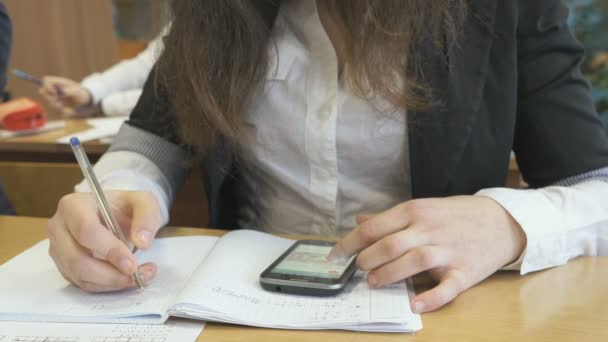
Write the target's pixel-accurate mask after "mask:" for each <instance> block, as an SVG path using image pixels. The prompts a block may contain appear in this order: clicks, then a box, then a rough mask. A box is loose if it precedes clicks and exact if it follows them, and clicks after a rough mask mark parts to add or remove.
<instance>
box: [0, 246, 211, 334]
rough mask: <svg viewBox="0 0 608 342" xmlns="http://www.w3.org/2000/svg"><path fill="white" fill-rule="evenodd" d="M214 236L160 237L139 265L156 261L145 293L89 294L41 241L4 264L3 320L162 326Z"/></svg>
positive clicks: (0, 297)
mask: <svg viewBox="0 0 608 342" xmlns="http://www.w3.org/2000/svg"><path fill="white" fill-rule="evenodd" d="M216 240H217V238H216V237H210V236H195V237H177V238H165V239H157V240H155V241H154V243H153V245H152V248H150V250H148V251H145V252H141V254H140V253H138V255H137V257H138V262H139V263H145V262H148V261H154V262H155V263H156V264H157V265H158V272H157V276H156V278H155V279H154V281H152V282H151V283H150V284H149V285H148V286H147V287H146V288H145V289H144V290H139V289H132V290H127V291H121V292H112V293H98V294H93V293H86V292H84V291H82V290H81V289H79V288H77V287H75V286H73V285H71V284H69V283H68V282H67V281H66V280H65V279H63V278H62V277H61V275H60V274H59V272H58V271H57V268H56V267H55V264H54V263H53V261H52V259H51V258H50V257H49V256H48V246H49V242H48V240H45V241H42V242H40V243H38V244H37V245H35V246H34V247H32V248H31V249H29V250H27V251H26V252H24V253H22V254H20V255H18V256H17V257H15V258H13V259H12V260H9V261H8V262H7V263H6V264H4V265H2V266H0V279H1V281H0V303H2V304H1V307H0V311H1V312H2V313H0V320H8V321H43V322H58V321H59V322H95V323H98V322H112V323H120V322H124V320H121V317H125V316H140V315H141V317H137V318H135V319H131V322H134V321H136V323H149V324H152V323H162V322H163V321H164V320H165V319H166V315H165V314H166V313H167V309H168V308H169V306H170V305H171V304H173V303H174V300H175V298H176V296H177V295H178V294H179V293H180V291H181V290H182V289H183V287H184V286H185V285H186V283H187V282H188V281H189V280H190V277H191V276H192V273H193V272H194V270H195V269H196V268H197V267H198V265H199V264H200V263H201V261H202V260H203V259H204V258H205V257H206V255H207V253H208V252H209V251H210V250H211V249H212V248H213V245H214V244H215V242H216ZM34 313H35V314H34ZM0 342H4V341H0Z"/></svg>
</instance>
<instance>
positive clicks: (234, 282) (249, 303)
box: [177, 230, 420, 330]
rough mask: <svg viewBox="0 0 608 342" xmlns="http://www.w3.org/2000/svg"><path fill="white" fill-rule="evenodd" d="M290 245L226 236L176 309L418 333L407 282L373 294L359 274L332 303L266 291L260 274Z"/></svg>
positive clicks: (253, 321) (243, 320) (246, 320)
mask: <svg viewBox="0 0 608 342" xmlns="http://www.w3.org/2000/svg"><path fill="white" fill-rule="evenodd" d="M292 243H293V241H291V240H287V239H281V238H277V237H273V236H271V235H268V234H263V233H258V232H254V231H246V230H243V231H234V232H231V233H229V234H227V235H224V237H223V238H222V239H221V240H220V241H219V242H218V243H217V244H216V246H215V249H214V250H213V252H212V253H211V254H210V255H209V257H208V258H207V259H206V260H205V262H204V263H203V264H201V267H200V268H199V269H198V270H197V271H196V273H195V275H193V277H192V279H191V281H190V283H189V285H188V287H187V288H186V289H185V290H184V292H183V293H182V296H180V298H179V299H178V300H179V303H181V304H182V305H179V306H177V308H178V309H180V310H182V311H183V312H186V313H188V314H189V315H192V316H197V315H198V316H201V315H202V316H205V317H207V318H208V319H217V320H223V321H227V322H232V323H240V324H250V325H258V326H267V327H280V328H290V327H291V328H302V329H306V328H309V329H310V328H316V329H319V328H327V327H333V328H345V327H347V326H349V327H351V328H354V329H356V327H357V325H363V324H368V323H370V322H374V323H399V324H402V325H404V326H405V325H408V324H409V326H410V327H411V330H417V327H418V326H419V324H420V321H419V316H418V315H415V314H413V313H412V312H411V310H410V306H409V297H408V292H407V287H406V284H405V282H401V283H398V284H394V285H392V286H389V287H387V288H383V289H376V290H371V289H370V288H369V287H368V285H367V282H366V279H365V274H363V273H357V274H356V276H355V279H353V281H352V282H351V283H350V284H349V286H348V287H347V288H346V289H345V291H344V292H343V293H342V294H340V295H338V296H336V297H329V298H321V297H310V296H295V295H288V294H281V293H273V292H268V291H266V290H264V289H262V287H261V286H260V284H259V275H260V273H261V272H262V271H263V270H264V269H265V268H266V267H267V266H268V265H270V263H272V261H274V260H275V259H276V258H277V257H278V256H279V255H280V254H281V253H283V252H284V251H285V250H286V249H287V248H288V247H289V246H290V245H291V244H292ZM192 304H194V305H192ZM365 330H373V329H365ZM385 330H389V329H385Z"/></svg>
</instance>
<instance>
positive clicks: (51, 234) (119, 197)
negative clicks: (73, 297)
mask: <svg viewBox="0 0 608 342" xmlns="http://www.w3.org/2000/svg"><path fill="white" fill-rule="evenodd" d="M106 195H107V198H108V201H109V202H110V204H111V206H112V209H113V212H114V215H115V217H116V220H117V221H118V224H119V225H120V227H121V228H122V230H123V231H124V234H125V237H126V238H127V239H128V240H130V241H131V242H132V243H133V244H134V245H135V246H136V247H137V248H139V249H147V248H149V247H150V245H151V244H152V240H153V239H154V236H155V235H156V232H157V231H158V229H159V228H160V225H161V224H162V218H161V212H160V208H159V206H158V202H157V200H156V198H155V197H154V195H153V194H152V193H150V192H137V191H107V192H106ZM47 236H48V238H49V240H50V248H49V255H50V256H51V257H52V258H53V261H54V262H55V264H56V265H57V268H58V269H59V272H61V274H62V275H63V277H64V278H65V279H66V280H67V281H69V282H71V283H72V284H74V285H76V286H78V287H80V288H82V289H83V290H85V291H89V292H105V291H114V290H119V289H124V288H130V287H135V286H136V284H135V283H134V282H133V279H132V278H131V274H132V273H133V272H135V270H136V269H137V261H136V259H135V256H134V255H133V254H132V253H131V250H130V249H129V247H128V246H126V245H125V244H124V243H123V242H121V241H120V240H119V239H118V238H116V237H115V236H114V235H113V234H112V232H111V231H110V230H108V229H107V228H106V227H105V226H104V225H103V224H102V221H101V219H100V214H99V211H98V209H97V206H96V203H95V199H94V197H93V195H92V194H90V193H73V194H69V195H66V196H64V197H63V198H62V199H61V200H60V201H59V205H58V207H57V212H56V213H55V215H54V216H53V217H52V218H51V219H50V220H49V222H48V224H47ZM139 271H140V272H141V275H142V276H143V278H144V282H149V281H150V280H151V279H152V278H154V276H155V274H156V265H155V264H152V263H146V264H143V265H140V266H139Z"/></svg>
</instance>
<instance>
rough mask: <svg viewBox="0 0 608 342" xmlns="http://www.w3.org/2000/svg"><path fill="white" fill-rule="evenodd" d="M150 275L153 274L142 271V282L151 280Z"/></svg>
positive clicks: (149, 271)
mask: <svg viewBox="0 0 608 342" xmlns="http://www.w3.org/2000/svg"><path fill="white" fill-rule="evenodd" d="M152 273H153V272H152V271H151V270H145V271H143V273H142V276H143V277H144V281H145V282H146V283H147V282H148V281H150V280H151V279H152Z"/></svg>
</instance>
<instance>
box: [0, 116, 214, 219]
mask: <svg viewBox="0 0 608 342" xmlns="http://www.w3.org/2000/svg"><path fill="white" fill-rule="evenodd" d="M90 127H91V126H89V125H88V124H87V123H86V121H85V120H66V125H65V128H62V129H57V130H53V131H49V132H45V133H42V134H38V135H32V136H25V137H15V138H10V139H0V180H1V181H2V182H3V184H4V187H5V189H6V192H7V193H8V196H9V198H10V199H11V201H12V202H13V206H14V207H15V209H16V210H17V213H18V214H19V215H27V216H36V217H48V216H51V215H53V213H54V212H55V209H56V208H57V203H58V201H59V199H60V198H61V197H62V196H63V195H65V194H68V193H71V192H73V191H74V185H75V184H77V183H78V182H80V181H81V180H82V173H81V172H80V169H79V168H78V165H77V164H76V160H75V159H74V154H73V153H72V149H71V148H70V146H69V145H68V144H60V143H57V142H56V141H57V139H58V138H61V137H64V136H66V135H68V134H72V133H77V132H80V131H83V130H86V129H88V128H90ZM83 145H84V148H85V150H86V151H87V155H88V157H89V159H90V160H91V162H92V163H95V162H97V160H99V158H100V157H101V155H102V154H103V153H104V152H105V151H106V150H107V149H108V148H109V146H110V145H109V144H108V143H105V142H102V141H99V140H95V141H91V142H86V143H84V144H83ZM207 217H208V215H207V202H206V199H205V196H204V187H203V184H202V180H201V178H200V172H199V171H198V170H194V171H193V172H192V175H191V176H190V178H189V179H188V180H187V181H186V184H184V186H183V187H182V190H181V191H179V192H178V193H177V194H176V198H175V201H174V205H173V208H172V209H171V224H174V225H187V226H196V227H203V226H205V225H206V224H207V222H208V221H207Z"/></svg>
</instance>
